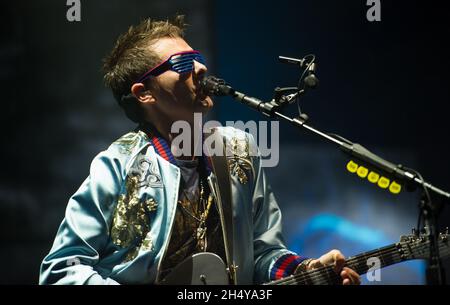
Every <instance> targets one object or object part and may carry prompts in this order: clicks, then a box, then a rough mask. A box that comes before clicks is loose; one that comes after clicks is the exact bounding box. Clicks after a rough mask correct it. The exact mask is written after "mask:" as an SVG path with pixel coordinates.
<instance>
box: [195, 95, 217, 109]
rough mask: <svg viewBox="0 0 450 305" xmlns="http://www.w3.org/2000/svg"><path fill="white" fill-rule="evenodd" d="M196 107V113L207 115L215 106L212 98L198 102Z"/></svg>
mask: <svg viewBox="0 0 450 305" xmlns="http://www.w3.org/2000/svg"><path fill="white" fill-rule="evenodd" d="M195 106H196V107H195V108H196V112H197V111H198V112H202V113H207V112H208V111H209V110H210V109H211V108H212V107H213V106H214V102H213V101H212V99H211V98H209V97H207V98H206V99H204V100H201V101H198V102H197V103H196V105H195Z"/></svg>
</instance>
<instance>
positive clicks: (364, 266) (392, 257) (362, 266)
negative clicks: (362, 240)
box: [346, 244, 405, 275]
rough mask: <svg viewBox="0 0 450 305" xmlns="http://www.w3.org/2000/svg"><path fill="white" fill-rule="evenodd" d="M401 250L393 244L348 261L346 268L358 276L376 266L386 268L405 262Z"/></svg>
mask: <svg viewBox="0 0 450 305" xmlns="http://www.w3.org/2000/svg"><path fill="white" fill-rule="evenodd" d="M404 260H405V258H404V257H403V256H402V251H401V248H400V247H398V244H392V245H389V246H386V247H382V248H379V249H375V250H372V251H369V252H365V253H362V254H359V255H356V256H353V257H349V258H348V259H347V260H346V266H347V267H349V268H351V269H353V270H355V271H356V272H357V273H358V274H360V275H361V274H365V273H367V271H368V270H369V269H370V268H373V267H374V266H375V267H377V268H384V267H387V266H390V265H394V264H397V263H400V262H402V261H404Z"/></svg>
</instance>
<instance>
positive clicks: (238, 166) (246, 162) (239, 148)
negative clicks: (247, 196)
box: [227, 137, 254, 184]
mask: <svg viewBox="0 0 450 305" xmlns="http://www.w3.org/2000/svg"><path fill="white" fill-rule="evenodd" d="M227 146H228V151H229V152H231V157H230V158H229V159H228V166H229V170H230V173H231V175H233V176H237V178H238V180H239V182H240V183H242V184H246V183H247V182H248V176H247V172H248V171H250V170H251V171H252V172H253V171H254V169H253V164H252V161H251V159H250V153H249V144H248V141H247V139H246V138H243V139H242V138H237V137H234V138H232V139H231V141H230V144H229V145H227ZM228 156H230V154H229V155H228Z"/></svg>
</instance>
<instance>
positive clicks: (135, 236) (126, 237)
mask: <svg viewBox="0 0 450 305" xmlns="http://www.w3.org/2000/svg"><path fill="white" fill-rule="evenodd" d="M138 184H139V179H138V177H136V176H131V177H130V176H128V177H127V180H126V195H121V196H119V199H118V203H117V207H116V209H115V211H114V215H113V221H112V226H111V239H112V241H113V243H114V244H115V245H117V246H120V247H121V248H127V247H130V246H132V248H130V250H129V252H128V254H127V256H126V258H125V261H130V260H133V259H134V258H135V257H136V256H137V255H138V253H139V250H140V249H142V250H152V249H153V242H152V240H151V237H150V233H149V232H150V218H149V213H150V212H152V211H155V210H156V207H157V203H156V201H155V200H154V199H153V198H151V199H148V200H146V201H142V200H140V198H139V196H138V189H139V185H138Z"/></svg>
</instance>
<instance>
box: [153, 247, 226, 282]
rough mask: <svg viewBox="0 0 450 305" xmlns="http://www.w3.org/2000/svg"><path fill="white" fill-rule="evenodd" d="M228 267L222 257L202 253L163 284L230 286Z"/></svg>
mask: <svg viewBox="0 0 450 305" xmlns="http://www.w3.org/2000/svg"><path fill="white" fill-rule="evenodd" d="M226 268H227V267H226V265H225V263H224V262H223V260H222V259H221V258H220V256H218V255H216V254H214V253H209V252H202V253H197V254H194V255H192V256H190V257H188V258H187V259H185V260H184V261H183V262H182V263H180V264H179V265H178V266H177V267H175V268H174V269H173V270H172V272H171V273H170V274H169V275H168V276H167V277H166V278H165V279H164V280H163V281H162V282H161V284H163V285H228V284H229V281H228V274H227V272H226Z"/></svg>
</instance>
